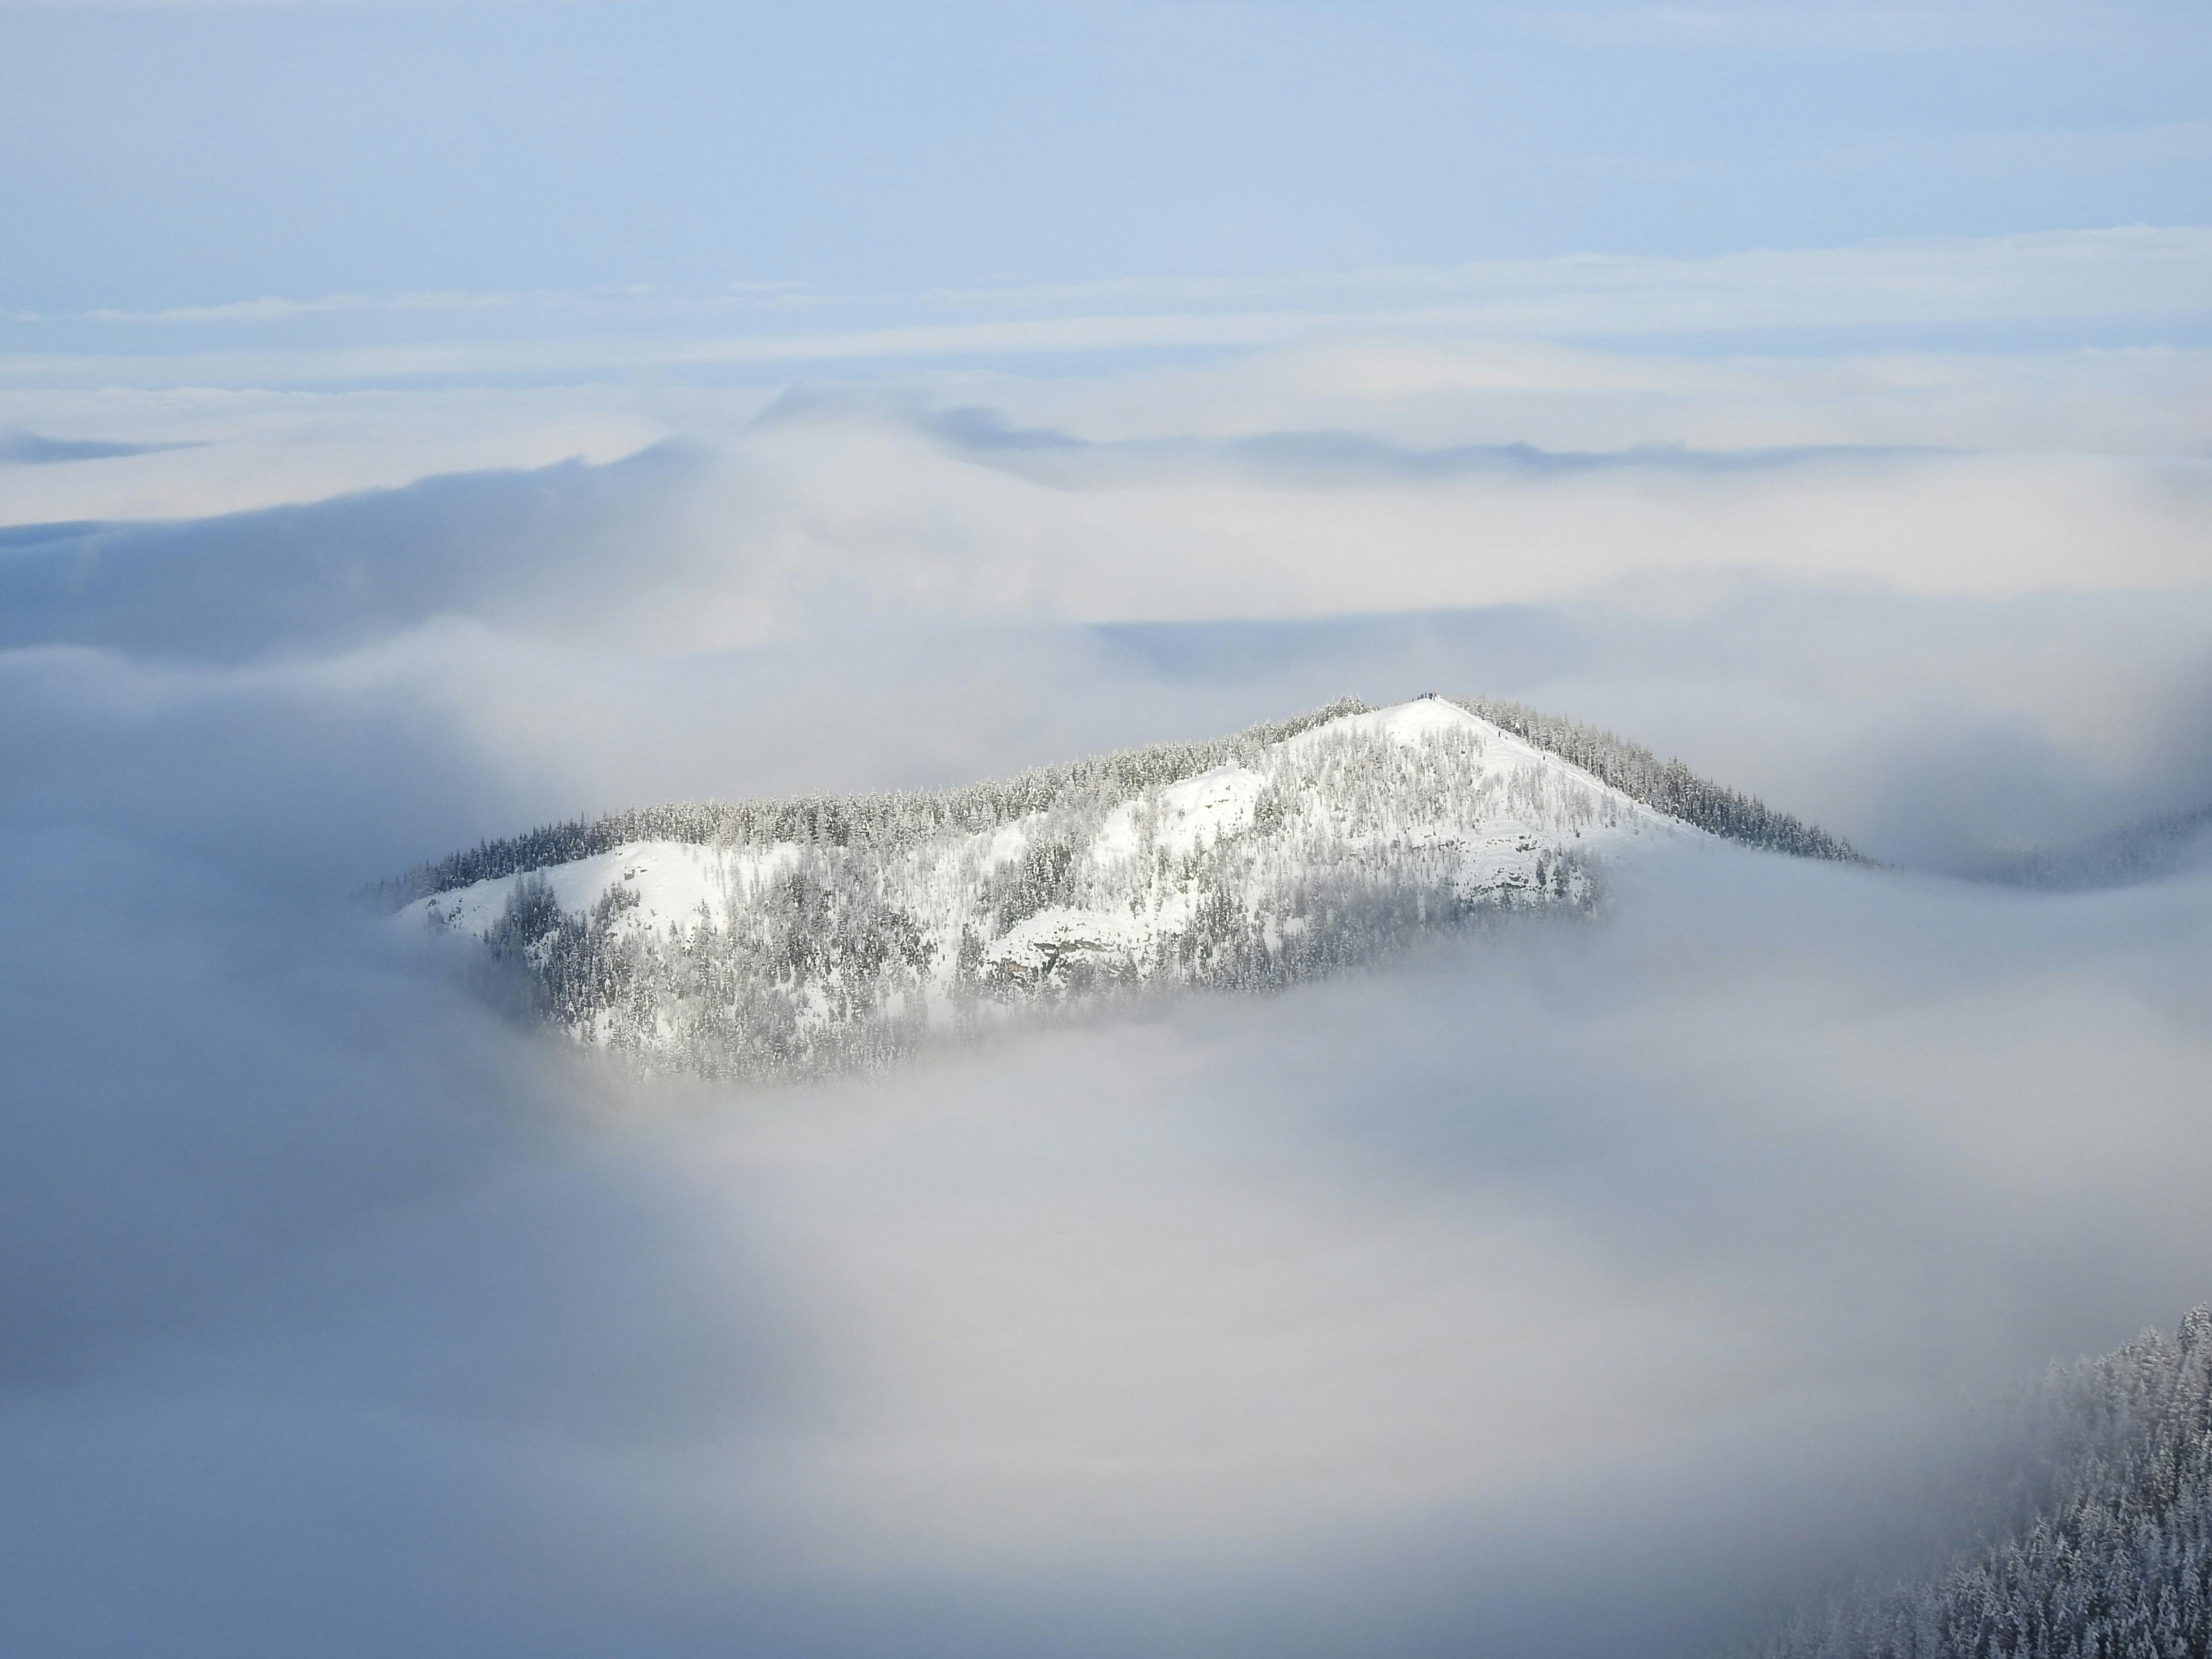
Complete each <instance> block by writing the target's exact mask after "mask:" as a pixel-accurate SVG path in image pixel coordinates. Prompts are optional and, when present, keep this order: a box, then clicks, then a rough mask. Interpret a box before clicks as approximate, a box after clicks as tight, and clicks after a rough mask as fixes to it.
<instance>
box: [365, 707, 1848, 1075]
mask: <svg viewBox="0 0 2212 1659" xmlns="http://www.w3.org/2000/svg"><path fill="white" fill-rule="evenodd" d="M1700 829H1702V830H1705V831H1709V832H1711V833H1712V834H1715V835H1719V836H1726V837H1729V838H1730V839H1734V840H1737V841H1741V842H1748V843H1750V844H1752V845H1754V846H1759V847H1763V848H1771V849H1773V850H1777V851H1781V852H1785V853H1790V854H1798V855H1801V856H1809V857H1815V858H1831V859H1849V858H1851V857H1853V856H1855V855H1854V854H1852V853H1851V851H1850V848H1848V847H1846V846H1845V845H1844V843H1842V842H1839V841H1837V840H1835V839H1834V838H1833V837H1831V836H1826V835H1824V834H1823V833H1822V832H1820V830H1818V829H1812V828H1809V827H1808V826H1806V825H1804V824H1802V823H1798V822H1797V821H1796V819H1794V818H1790V817H1784V816H1783V815H1781V814H1778V813H1775V812H1772V811H1769V810H1768V809H1767V808H1765V806H1763V805H1760V804H1759V802H1758V801H1756V800H1753V799H1750V798H1748V797H1746V796H1743V795H1741V794H1738V793H1735V792H1733V791H1730V790H1727V789H1724V788H1722V787H1719V786H1717V785H1714V784H1711V783H1707V782H1705V781H1703V780H1701V779H1699V778H1698V777H1696V776H1695V775H1692V773H1690V772H1689V771H1688V769H1686V768H1685V767H1683V766H1681V765H1680V763H1678V762H1661V761H1660V760H1658V759H1657V758H1656V757H1654V756H1653V755H1651V754H1650V752H1649V751H1648V750H1643V749H1640V748H1638V747H1637V746H1636V745H1634V744H1628V743H1626V742H1624V741H1623V740H1621V739H1620V738H1615V737H1613V736H1611V735H1610V734H1608V733H1606V732H1598V731H1595V730H1594V729H1592V728H1589V727H1587V726H1578V725H1576V724H1574V723H1572V722H1570V721H1564V720H1554V719H1551V718H1549V717H1547V716H1544V715H1541V714H1536V713H1535V712H1534V711H1533V710H1530V709H1526V708H1521V707H1519V706H1518V705H1515V704H1506V703H1486V704H1474V703H1461V702H1450V701H1448V700H1443V699H1436V698H1423V699H1419V700H1416V701H1415V702H1409V703H1402V704H1399V705H1396V706H1395V707H1394V708H1387V709H1380V710H1374V709H1369V708H1366V706H1365V705H1364V704H1361V703H1358V702H1353V701H1346V702H1339V703H1334V704H1331V705H1329V706H1328V708H1321V709H1317V710H1316V711H1314V712H1313V713H1312V714H1308V715H1305V716H1303V717H1301V718H1299V719H1297V720H1286V721H1282V722H1279V723H1275V724H1271V725H1266V726H1255V727H1253V728H1252V729H1250V730H1249V731H1246V732H1240V733H1238V734H1237V735H1236V736H1234V737H1230V738H1219V739H1217V740H1214V741H1212V742H1207V743H1193V744H1159V745H1156V746H1154V747H1152V748H1147V749H1138V750H1125V751H1122V752H1120V753H1117V754H1112V755H1107V756H1104V757H1098V758H1095V759H1091V760H1086V761H1082V762H1079V763H1075V764H1073V765H1071V766H1063V767H1054V768H1049V769H1042V770H1038V771H1034V772H1029V773H1024V774H1022V775H1019V776H1017V777H1013V778H1009V779H1005V780H1001V781H994V782H987V783H981V784H975V785H973V786H970V787H965V788H957V789H946V790H938V791H930V792H914V793H895V794H878V795H859V796H837V797H829V796H824V797H811V798H801V799H791V800H781V801H741V802H705V803H690V804H683V805H668V806H659V807H651V808H646V809H641V810H639V811H628V812H620V813H616V814H613V815H611V816H610V817H605V818H600V819H597V820H594V821H591V822H588V823H586V822H576V823H568V824H562V825H555V826H550V827H548V828H545V829H537V830H533V831H532V832H530V833H529V834H527V835H525V836H516V837H513V838H512V839H510V840H506V841H499V842H485V843H483V845H481V846H479V847H477V848H473V849H471V851H469V852H466V853H462V854H455V855H453V857H451V858H447V859H445V860H441V861H439V862H437V863H435V864H432V865H428V866H423V867H422V868H421V869H419V870H417V871H416V872H412V873H411V874H410V875H409V876H408V877H406V878H403V879H402V880H401V881H400V882H398V883H395V884H391V885H389V886H388V887H387V888H386V890H385V896H386V899H387V900H388V901H389V902H393V903H394V904H395V905H397V906H399V907H404V910H405V911H406V912H409V913H411V914H415V915H419V916H420V917H421V918H422V920H424V921H428V922H429V923H431V924H432V925H435V926H440V927H448V928H458V929H460V930H462V931H465V932H468V933H473V934H475V935H476V936H477V937H478V938H479V939H482V941H483V944H484V945H485V946H486V947H487V948H488V949H489V951H490V953H491V955H492V957H494V958H495V960H496V961H498V962H501V963H506V964H507V965H508V966H509V967H510V968H511V969H513V970H514V972H515V973H516V975H518V976H519V977H520V979H521V980H522V981H524V982H525V984H526V987H527V990H528V994H529V996H530V998H531V999H532V1001H533V1003H534V1005H535V1006H536V1007H537V1009H538V1012H540V1013H541V1014H543V1015H544V1017H545V1018H547V1019H549V1020H550V1022H552V1023H553V1024H556V1025H557V1026H559V1027H561V1028H562V1029H563V1030H567V1031H568V1032H570V1033H571V1034H572V1035H574V1036H576V1037H577V1038H579V1039H580V1040H581V1041H583V1042H587V1043H590V1044H592V1045H593V1046H596V1047H601V1048H607V1049H611V1050H612V1051H615V1052H617V1053H622V1054H628V1055H629V1056H631V1057H632V1058H633V1059H635V1060H637V1061H638V1062H639V1063H641V1065H643V1066H647V1068H648V1069H668V1070H682V1071H690V1072H696V1073H704V1074H706V1075H709V1076H726V1077H773V1076H793V1075H800V1074H805V1073H812V1072H817V1071H822V1070H826V1069H835V1068H841V1067H845V1066H855V1065H862V1066H865V1065H870V1064H875V1063H879V1062H881V1061H884V1060H888V1059H890V1058H892V1057H894V1056H896V1055H897V1054H902V1053H905V1052H908V1051H909V1050H911V1049H912V1048H915V1046H916V1045H917V1044H920V1043H921V1042H925V1041H928V1040H933V1039H934V1038H938V1037H942V1036H948V1035H958V1034H960V1033H963V1032H966V1031H970V1030H975V1029H977V1028H979V1027H981V1026H986V1025H988V1024H994V1023H998V1022H1001V1021H1003V1020H1005V1019H1006V1018H1010V1017H1012V1014H1013V1013H1014V1012H1016V1011H1018V1010H1020V1009H1032V1010H1033V1009H1036V1008H1039V1007H1044V1006H1067V1005H1070V1004H1072V1003H1075V1002H1078V1001H1090V1000H1096V999H1097V998H1099V997H1102V996H1106V995H1109V994H1127V993H1128V992H1131V991H1133V990H1137V989H1139V988H1142V987H1163V986H1216V987H1268V986H1277V985H1283V984H1287V983H1291V982H1293V981H1298V980H1303V979H1309V978H1312V977H1314V976H1316V975H1322V974H1325V973H1328V972H1329V971H1331V970H1333V969H1337V968H1340V967H1341V966H1344V965H1346V964H1347V963H1356V962H1360V961H1364V960H1367V959H1369V958H1370V957H1373V956H1374V955H1375V954H1376V952H1378V951H1383V950H1385V949H1387V948H1389V947H1390V946H1391V945H1395V944H1397V943H1400V942H1401V941H1403V940H1405V939H1407V938H1409V937H1411V936H1413V934H1416V933H1419V932H1422V931H1424V930H1430V929H1435V928H1438V927H1453V926H1457V925H1460V924H1462V923H1464V922H1466V921H1469V920H1470V919H1472V918H1474V917H1476V916H1480V915H1496V914H1498V913H1500V912H1506V911H1515V910H1528V909H1551V910H1561V909H1564V910H1567V911H1574V910H1578V909H1583V908H1588V907H1589V905H1590V904H1592V903H1593V902H1595V897H1596V896H1597V894H1598V892H1599V890H1600V887H1601V879H1602V872H1603V869H1604V866H1605V864H1606V861H1607V859H1608V858H1609V857H1611V856H1613V854H1617V853H1619V852H1620V851H1623V850H1625V849H1626V848H1629V847H1630V846H1632V844H1635V843H1639V842H1641V843H1647V844H1648V843H1656V842H1668V841H1675V840H1685V839H1686V840H1690V841H1698V840H1702V839H1703V837H1702V836H1699V834H1698V833H1697V832H1698V831H1699V830H1700Z"/></svg>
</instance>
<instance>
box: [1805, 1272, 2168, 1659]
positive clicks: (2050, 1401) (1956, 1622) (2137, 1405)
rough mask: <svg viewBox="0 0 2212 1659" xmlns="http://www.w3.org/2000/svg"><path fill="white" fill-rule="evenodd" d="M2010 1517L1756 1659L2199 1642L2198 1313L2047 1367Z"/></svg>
mask: <svg viewBox="0 0 2212 1659" xmlns="http://www.w3.org/2000/svg"><path fill="white" fill-rule="evenodd" d="M2039 1407H2040V1413H2041V1415H2042V1416H2043V1418H2044V1419H2045V1421H2044V1422H2043V1424H2042V1425H2041V1433H2040V1434H2039V1436H2038V1437H2037V1438H2036V1441H2035V1443H2032V1444H2031V1447H2030V1449H2029V1455H2028V1460H2027V1467H2026V1468H2024V1469H2023V1470H2022V1472H2021V1474H2022V1477H2023V1478H2021V1479H2020V1480H2019V1483H2018V1484H2019V1488H2020V1490H2021V1491H2022V1492H2025V1493H2026V1494H2027V1497H2026V1499H2025V1501H2024V1502H2022V1503H2021V1504H2019V1505H2018V1506H2017V1509H2016V1512H2015V1514H2013V1515H2012V1516H2000V1517H1999V1519H1998V1523H1997V1524H1996V1526H1995V1527H1994V1528H1991V1531H1992V1533H1993V1534H1994V1535H1991V1536H1989V1537H1987V1538H1985V1539H1984V1540H1983V1541H1980V1542H1978V1544H1976V1545H1974V1546H1972V1547H1969V1548H1967V1549H1966V1550H1965V1551H1963V1552H1962V1553H1960V1554H1959V1555H1958V1556H1957V1557H1956V1558H1955V1559H1953V1560H1951V1561H1950V1562H1948V1563H1946V1564H1943V1565H1941V1566H1940V1567H1939V1568H1938V1569H1937V1570H1936V1571H1934V1572H1932V1573H1930V1574H1929V1577H1927V1578H1925V1579H1924V1580H1923V1581H1922V1582H1920V1583H1914V1584H1907V1585H1903V1586H1899V1587H1898V1588H1896V1589H1890V1590H1887V1591H1886V1592H1880V1593H1874V1594H1868V1595H1861V1596H1859V1597H1857V1598H1856V1599H1853V1600H1850V1601H1844V1602H1841V1603H1839V1604H1838V1605H1837V1606H1835V1607H1832V1608H1830V1609H1829V1610H1828V1611H1827V1612H1826V1613H1825V1614H1824V1615H1822V1616H1820V1617H1818V1618H1815V1619H1813V1620H1808V1621H1806V1622H1805V1623H1804V1624H1803V1625H1802V1626H1800V1627H1799V1628H1798V1629H1796V1630H1795V1631H1793V1632H1790V1634H1789V1635H1787V1636H1786V1637H1784V1638H1783V1639H1781V1640H1780V1641H1778V1642H1777V1643H1775V1644H1772V1645H1771V1647H1769V1648H1768V1649H1767V1650H1765V1654H1764V1656H1763V1659H2203V1656H2205V1655H2206V1654H2208V1653H2212V1310H2206V1309H2204V1308H2201V1307H2200V1308H2198V1309H2197V1310H2196V1311H2195V1312H2193V1313H2191V1315H2189V1316H2188V1317H2187V1318H2185V1320H2183V1321H2182V1322H2181V1328H2180V1329H2179V1332H2177V1333H2176V1334H2174V1335H2173V1336H2172V1337H2167V1336H2165V1335H2163V1334H2160V1333H2159V1332H2156V1331H2149V1332H2146V1333H2145V1334H2143V1335H2142V1337H2141V1338H2139V1339H2138V1340H2136V1341H2134V1342H2131V1343H2130V1344H2129V1345H2128V1346H2125V1347H2124V1348H2121V1349H2120V1350H2118V1352H2114V1353H2112V1354H2108V1355H2106V1357H2105V1358H2101V1359H2097V1360H2092V1361H2089V1362H2087V1363H2086V1364H2081V1365H2078V1366H2076V1367H2075V1368H2073V1369H2072V1370H2065V1371H2062V1372H2058V1373H2057V1374H2055V1375H2054V1376H2052V1377H2051V1379H2050V1381H2049V1383H2047V1384H2046V1386H2045V1390H2044V1393H2043V1397H2042V1399H2041V1400H2040V1401H2039Z"/></svg>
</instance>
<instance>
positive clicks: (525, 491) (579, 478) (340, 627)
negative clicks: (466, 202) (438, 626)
mask: <svg viewBox="0 0 2212 1659" xmlns="http://www.w3.org/2000/svg"><path fill="white" fill-rule="evenodd" d="M695 473H696V456H695V455H694V454H693V453H691V452H690V451H689V450H687V449H685V448H684V447H683V446H680V445H677V444H660V445H656V446H654V447H652V448H650V449H647V450H645V451H643V452H641V453H639V454H637V455H635V456H632V457H630V458H629V459H625V460H622V461H617V462H613V463H611V464H608V465H602V466H593V465H586V464H585V463H583V462H567V463H563V464H561V465H555V466H551V467H545V468H539V469H537V470H534V471H516V472H477V473H464V474H457V475H453V476H450V477H435V478H429V479H426V480H424V481H422V482H421V483H415V484H410V485H407V486H405V487H404V488H401V489H390V490H374V491H368V492H365V493H363V494H361V495H349V496H340V497H337V498H336V499H334V500H331V501H318V502H314V503H312V504H310V505H307V506H295V507H268V508H262V509H258V510H256V511H252V512H247V513H231V514H226V515H223V516H221V517H217V518H212V519H200V520H185V521H182V522H178V523H164V524H154V525H137V524H89V525H86V524H73V525H44V526H23V527H21V528H18V529H17V530H15V531H14V532H12V533H10V534H9V537H8V538H7V541H6V542H4V543H0V647H21V646H29V645H84V646H106V647H114V648H116V649H119V650H123V651H127V652H131V653H134V654H139V655H146V656H154V657H175V658H184V659H193V660H200V661H214V662H238V661H243V660H246V659H252V658H255V657H258V656H264V655H267V654H269V653H276V652H285V651H305V650H323V651H331V650H340V649H343V648H345V647H349V646H356V645H360V644H363V643H366V642H368V641H374V640H376V639H379V638H381V637H384V636H386V635H390V634H392V633H396V632H398V631H401V630H404V629H408V628H410V627H413V626H416V625H418V624H420V623H425V622H428V621H429V620H431V619H432V618H435V617H443V616H455V615H459V616H471V617H479V618H483V619H485V620H490V621H497V620H507V621H512V622H518V623H526V622H528V621H530V620H532V619H533V618H538V617H544V616H545V615H546V614H548V613H556V614H557V613H561V612H562V611H564V609H566V608H568V607H578V608H586V609H587V608H588V605H589V600H588V599H586V598H585V597H584V596H585V595H587V594H588V593H590V592H592V591H594V590H603V589H605V588H606V587H608V586H613V587H617V588H618V587H619V586H621V584H622V582H623V580H624V575H625V573H624V572H623V570H622V569H621V568H620V565H621V562H622V560H621V555H622V552H623V550H625V549H630V550H635V548H636V547H637V546H640V545H643V546H648V547H649V546H651V545H653V544H654V543H655V541H656V539H658V538H665V536H666V534H667V531H666V517H667V514H668V513H669V512H671V511H672V510H680V508H679V507H678V503H679V502H680V501H681V499H682V497H683V495H684V485H685V483H686V482H687V480H688V479H689V478H690V477H692V476H694V474H695ZM633 557H634V553H633Z"/></svg>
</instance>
